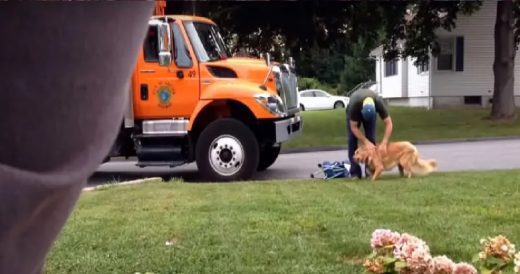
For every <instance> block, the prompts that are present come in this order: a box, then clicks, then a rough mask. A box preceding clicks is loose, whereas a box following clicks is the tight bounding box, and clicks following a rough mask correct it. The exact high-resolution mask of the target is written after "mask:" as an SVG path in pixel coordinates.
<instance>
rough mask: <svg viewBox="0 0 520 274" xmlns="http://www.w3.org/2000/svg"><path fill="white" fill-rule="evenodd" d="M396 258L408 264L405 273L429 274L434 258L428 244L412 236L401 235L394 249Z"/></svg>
mask: <svg viewBox="0 0 520 274" xmlns="http://www.w3.org/2000/svg"><path fill="white" fill-rule="evenodd" d="M394 256H395V257H396V258H397V259H400V260H403V261H405V262H406V263H407V264H408V267H407V269H405V270H404V272H405V273H417V274H419V273H421V274H423V273H427V271H428V269H429V266H430V262H431V260H432V257H431V255H430V248H429V247H428V245H426V243H425V242H424V241H423V240H421V239H419V238H417V237H415V236H413V235H410V234H406V233H404V234H401V238H400V239H399V241H397V243H396V245H395V249H394Z"/></svg>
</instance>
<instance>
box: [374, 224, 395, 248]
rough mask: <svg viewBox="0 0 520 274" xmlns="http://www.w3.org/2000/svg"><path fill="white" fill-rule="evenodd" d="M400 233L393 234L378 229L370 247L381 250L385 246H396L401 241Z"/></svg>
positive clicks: (389, 231)
mask: <svg viewBox="0 0 520 274" xmlns="http://www.w3.org/2000/svg"><path fill="white" fill-rule="evenodd" d="M399 237H400V235H399V233H397V232H392V231H391V230H388V229H376V230H375V231H374V232H373V233H372V240H371V241H370V245H371V246H372V248H373V249H379V248H382V247H385V246H389V245H394V244H395V243H396V242H397V241H398V240H399Z"/></svg>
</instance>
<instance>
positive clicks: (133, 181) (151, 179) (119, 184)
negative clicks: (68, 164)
mask: <svg viewBox="0 0 520 274" xmlns="http://www.w3.org/2000/svg"><path fill="white" fill-rule="evenodd" d="M152 181H162V178H160V177H151V178H144V179H137V180H132V181H126V182H121V183H115V184H103V185H97V186H91V187H85V188H83V192H90V191H95V190H99V189H103V188H109V187H115V186H127V185H136V184H142V183H147V182H152Z"/></svg>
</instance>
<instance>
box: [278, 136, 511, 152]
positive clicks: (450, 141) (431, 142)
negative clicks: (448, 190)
mask: <svg viewBox="0 0 520 274" xmlns="http://www.w3.org/2000/svg"><path fill="white" fill-rule="evenodd" d="M504 140H520V136H505V137H485V138H464V139H445V140H426V141H417V142H412V143H413V144H414V145H435V144H456V143H468V142H482V141H504ZM345 142H346V141H345ZM347 148H348V147H347V146H346V145H343V146H329V147H308V148H289V149H284V150H282V151H281V152H280V153H281V154H291V153H306V152H319V151H338V150H347Z"/></svg>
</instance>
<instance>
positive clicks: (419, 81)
mask: <svg viewBox="0 0 520 274" xmlns="http://www.w3.org/2000/svg"><path fill="white" fill-rule="evenodd" d="M415 60H416V59H415V58H410V57H408V97H409V98H414V97H426V96H428V92H429V89H430V84H429V78H430V75H429V71H426V72H422V73H418V70H417V67H416V66H415V65H414V64H413V63H414V62H415Z"/></svg>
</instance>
